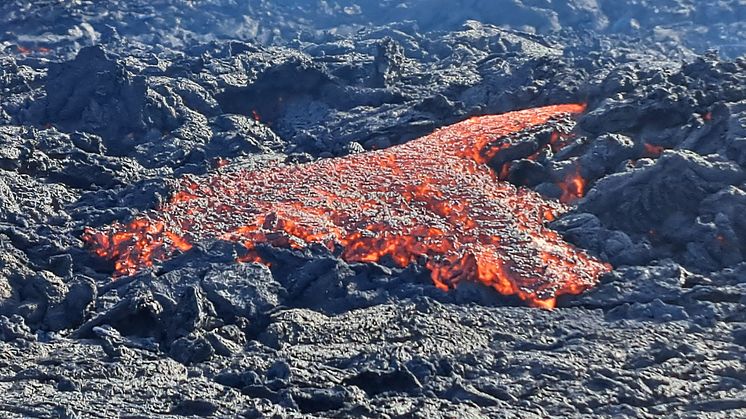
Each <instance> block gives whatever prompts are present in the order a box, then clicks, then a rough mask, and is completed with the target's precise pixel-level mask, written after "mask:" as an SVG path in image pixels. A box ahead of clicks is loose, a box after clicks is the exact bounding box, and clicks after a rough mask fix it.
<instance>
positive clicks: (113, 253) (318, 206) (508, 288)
mask: <svg viewBox="0 0 746 419" xmlns="http://www.w3.org/2000/svg"><path fill="white" fill-rule="evenodd" d="M582 110H583V106H582V105H557V106H549V107H544V108H536V109H528V110H523V111H518V112H511V113H507V114H503V115H496V116H483V117H475V118H471V119H468V120H466V121H463V122H460V123H457V124H454V125H451V126H448V127H445V128H442V129H440V130H437V131H435V132H434V133H432V134H430V135H427V136H425V137H422V138H419V139H417V140H413V141H410V142H408V143H406V144H403V145H399V146H394V147H391V148H388V149H385V150H378V151H372V152H368V153H362V154H357V155H351V156H346V157H342V158H334V159H326V160H320V161H316V162H313V163H308V164H301V165H292V166H282V167H274V168H270V169H264V170H257V171H237V172H231V173H216V174H213V175H210V176H208V177H206V178H202V179H196V178H187V179H184V180H182V188H181V190H180V191H179V192H178V193H176V194H175V195H174V196H173V198H172V199H171V201H170V202H169V203H167V204H166V205H164V206H163V207H162V208H160V209H159V210H157V211H152V212H149V213H147V214H144V215H143V216H141V217H139V218H137V219H135V220H134V221H132V222H130V223H128V224H114V225H111V226H109V227H108V228H105V229H103V230H102V231H95V230H91V229H89V230H87V231H86V233H85V235H84V240H85V241H86V242H87V243H88V244H89V245H90V246H91V247H92V248H93V250H94V251H95V252H96V253H97V254H98V255H99V256H101V257H103V258H107V259H112V260H114V261H115V271H116V272H115V273H116V275H127V274H134V273H136V272H137V271H139V270H141V269H143V268H145V267H148V266H152V265H153V263H155V262H158V261H163V260H165V259H167V258H169V257H170V256H172V255H173V254H174V253H175V252H176V251H186V250H188V249H190V248H191V247H192V245H193V244H195V243H204V242H207V241H210V240H228V241H235V242H241V243H242V244H243V245H244V246H245V247H246V249H248V252H247V254H246V255H244V256H242V257H241V258H240V260H241V261H261V257H260V255H259V254H258V253H257V252H256V250H255V248H256V245H257V244H269V245H271V246H278V247H290V248H303V247H306V246H308V245H309V244H310V243H319V244H322V245H324V246H325V247H327V248H328V249H329V250H331V251H335V250H341V254H342V257H343V259H345V260H347V261H348V262H378V261H381V260H382V259H383V258H386V257H387V258H390V261H392V262H393V263H394V264H396V265H397V266H399V267H405V266H407V265H408V264H410V263H423V264H424V265H425V266H426V267H427V268H428V269H429V270H430V272H431V277H432V280H433V282H434V283H435V285H436V286H437V287H438V288H440V289H443V290H448V289H449V288H452V287H455V286H457V285H458V284H459V282H461V281H464V280H478V281H480V282H482V283H484V284H486V285H488V286H491V287H493V288H495V289H496V290H497V291H499V292H500V293H502V294H505V295H517V296H518V297H520V298H521V299H522V300H524V301H526V302H528V303H529V304H530V305H533V306H539V307H545V308H551V307H554V305H555V299H556V297H557V296H558V295H561V294H566V293H570V294H577V293H580V292H582V291H583V290H585V289H587V288H588V287H591V286H592V285H593V284H594V283H595V282H596V281H597V279H598V277H599V275H600V274H602V273H604V272H606V271H607V270H608V269H609V267H608V265H606V264H604V263H602V262H600V261H598V260H596V259H594V258H593V257H590V256H588V255H587V254H586V253H584V252H583V251H581V250H578V249H576V248H574V247H572V246H571V245H569V244H567V243H565V242H564V241H563V240H562V239H561V238H560V237H559V235H558V234H557V233H555V232H553V231H552V230H549V229H548V228H546V227H545V223H546V222H548V221H551V220H553V219H554V217H555V216H556V215H557V214H559V213H561V212H563V211H564V210H565V207H564V206H563V205H562V204H560V203H557V202H553V201H548V200H545V199H543V198H542V197H541V196H539V195H538V194H536V193H534V192H532V191H528V190H525V189H519V188H516V187H514V186H513V185H511V184H510V183H507V182H503V181H499V180H498V179H497V177H496V175H495V173H494V172H493V171H492V170H491V169H490V168H489V167H488V166H487V165H486V164H485V163H486V162H488V161H489V160H490V159H491V158H492V157H493V156H494V154H495V152H496V151H497V150H499V149H500V146H501V144H504V143H503V142H501V139H504V138H505V137H506V136H508V135H510V134H516V133H519V132H521V131H523V130H527V129H531V128H535V127H537V126H541V125H543V124H546V123H548V122H550V121H551V120H555V119H557V118H561V117H567V116H569V115H570V114H573V113H578V112H581V111H582Z"/></svg>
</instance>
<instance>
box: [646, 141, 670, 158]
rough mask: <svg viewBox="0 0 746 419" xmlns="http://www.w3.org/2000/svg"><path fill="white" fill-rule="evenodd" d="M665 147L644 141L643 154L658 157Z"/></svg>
mask: <svg viewBox="0 0 746 419" xmlns="http://www.w3.org/2000/svg"><path fill="white" fill-rule="evenodd" d="M665 150H666V149H665V148H664V147H663V146H659V145H654V144H650V143H645V154H644V157H651V158H655V157H660V155H661V154H663V151H665Z"/></svg>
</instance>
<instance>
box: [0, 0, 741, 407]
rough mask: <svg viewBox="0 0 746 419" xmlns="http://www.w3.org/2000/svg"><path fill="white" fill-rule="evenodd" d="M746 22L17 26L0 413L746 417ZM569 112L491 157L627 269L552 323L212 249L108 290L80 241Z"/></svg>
mask: <svg viewBox="0 0 746 419" xmlns="http://www.w3.org/2000/svg"><path fill="white" fill-rule="evenodd" d="M278 3H282V4H281V5H280V4H278ZM745 21H746V5H744V2H743V1H739V0H720V1H715V2H705V1H683V0H656V1H653V0H634V1H632V0H629V1H627V0H623V1H610V0H609V1H607V0H595V1H593V0H588V1H567V2H550V1H539V0H536V1H534V0H511V1H499V2H467V1H449V2H439V1H424V0H420V1H415V0H412V1H399V2H390V1H376V2H373V1H366V0H357V1H342V0H339V1H319V2H316V1H300V0H295V1H288V2H276V1H246V2H244V1H217V0H206V1H202V2H193V1H185V0H158V1H147V2H146V1H139V0H137V1H128V2H124V1H115V0H109V1H67V2H59V1H35V2H27V1H20V0H17V1H16V0H13V1H5V2H2V4H1V5H0V27H2V28H3V30H2V31H0V92H1V93H2V94H1V95H0V367H1V368H0V392H2V394H3V397H2V398H0V411H2V416H7V417H88V416H97V415H98V416H102V415H103V416H113V415H120V416H141V417H150V416H155V415H164V416H172V417H180V416H191V417H194V416H222V417H225V416H228V417H232V416H243V417H265V416H266V417H350V416H367V417H423V418H424V417H427V418H430V417H547V416H560V417H577V416H588V417H591V416H592V417H597V416H604V417H619V416H628V417H652V416H661V415H671V416H677V417H704V416H706V417H723V418H729V417H744V416H746V402H745V401H744V400H746V373H744V371H746V315H744V313H746V282H744V278H745V277H746V260H744V258H745V257H746V222H744V221H743V214H744V211H745V210H746V172H745V171H744V170H745V169H746V58H744V57H743V56H742V55H743V54H744V52H746V47H745V46H744V44H745V43H746V39H745V38H746V36H745V35H744V33H745V32H744V31H745V30H746V29H745V28H744V22H745ZM739 57H740V58H739ZM579 102H583V103H587V111H586V112H585V113H584V114H583V115H581V116H579V118H578V123H577V125H576V126H575V127H572V126H571V125H567V126H565V127H559V128H561V129H558V127H556V126H555V127H551V129H537V130H533V131H532V132H531V133H528V134H526V135H521V136H514V137H509V138H507V139H506V142H505V143H506V144H509V145H508V146H506V147H501V148H500V149H499V150H498V152H496V153H494V155H490V158H489V159H487V160H485V161H484V163H485V164H487V165H488V166H489V167H490V168H491V170H492V171H493V172H494V174H495V176H496V177H498V178H499V180H498V179H495V182H510V183H512V184H513V185H515V186H516V187H521V188H527V189H531V190H533V192H530V193H531V194H534V193H537V194H539V195H541V196H542V197H543V198H541V199H542V200H545V201H547V202H551V200H562V201H565V202H566V203H567V204H568V205H569V206H570V208H571V209H570V211H568V212H566V213H565V214H563V215H561V216H559V217H558V218H557V219H556V220H554V221H552V222H550V223H549V224H548V226H547V227H548V228H549V229H551V231H555V232H556V233H557V234H559V235H561V237H562V239H563V240H564V241H567V242H569V243H571V244H572V245H574V246H576V247H577V248H578V249H581V250H579V251H582V252H585V253H587V254H589V255H591V256H592V257H594V258H598V259H599V260H602V261H605V262H608V263H610V264H611V265H612V266H613V267H614V269H613V270H612V271H611V272H610V273H608V274H607V275H604V276H602V277H601V278H600V281H599V283H598V284H597V285H596V286H595V287H593V288H592V289H590V290H588V291H586V292H585V293H583V294H581V295H579V296H562V297H560V298H558V301H557V303H558V307H557V308H556V309H554V310H552V311H547V310H537V309H533V308H528V307H525V306H524V304H523V303H522V302H521V301H520V300H519V299H517V298H510V297H506V296H504V295H501V294H500V293H498V292H497V290H495V289H493V288H490V287H486V286H484V285H482V284H480V283H478V282H469V281H464V282H462V283H461V284H460V285H459V286H458V287H456V289H454V290H451V291H448V292H444V291H443V290H441V289H439V288H438V287H436V285H434V283H433V282H432V281H431V279H430V272H429V270H428V269H426V266H425V267H423V265H422V264H419V263H412V264H408V265H407V266H406V267H403V266H401V264H397V263H395V260H388V259H386V258H382V259H380V260H378V261H377V262H366V261H360V260H353V259H349V258H344V257H343V255H341V254H339V253H338V252H333V251H331V250H330V249H329V248H327V247H325V246H323V245H321V244H316V245H311V246H304V247H302V248H293V247H292V246H290V247H273V246H258V248H257V249H256V250H257V251H258V252H260V253H261V254H262V257H263V258H265V259H267V260H269V261H271V267H269V268H268V267H266V266H263V265H260V264H255V263H240V264H239V263H235V260H236V259H237V258H239V257H241V256H245V250H246V249H245V247H243V246H242V245H240V244H236V243H234V242H233V241H231V240H212V241H209V242H206V243H196V244H195V245H194V246H193V247H192V248H191V249H190V250H188V251H186V252H183V253H182V254H179V255H174V257H173V258H169V259H168V260H164V261H162V263H158V264H156V265H157V266H154V267H153V269H147V270H144V271H140V272H138V273H137V274H135V275H130V276H121V277H119V278H118V279H117V280H116V281H112V279H111V276H112V273H113V270H114V266H112V265H113V264H112V263H111V262H110V261H107V260H104V259H101V258H99V257H97V256H96V255H95V254H94V253H92V252H91V251H90V249H88V248H86V247H85V246H84V243H83V241H82V239H81V237H83V235H84V231H85V229H86V228H93V229H103V228H105V226H107V225H111V224H113V223H128V222H131V221H132V220H136V219H137V218H138V217H141V216H142V214H146V213H149V212H150V211H154V210H156V209H157V208H162V207H163V206H164V205H167V204H168V203H169V202H171V201H173V199H174V196H175V195H176V193H177V192H178V191H179V190H180V187H181V185H182V184H183V182H184V181H185V179H204V178H210V177H215V176H218V177H220V176H228V177H230V176H235V174H236V173H257V172H262V171H265V172H266V171H274V170H278V169H277V168H279V167H296V166H295V165H298V164H309V163H310V164H316V165H319V164H323V163H318V162H323V161H328V159H329V158H332V157H342V156H353V157H354V156H358V155H360V156H363V155H366V154H368V152H370V151H373V150H381V149H390V148H391V147H395V146H396V145H398V144H409V142H410V140H413V139H416V138H419V137H423V136H426V135H428V134H430V133H432V132H434V131H435V130H436V129H437V128H440V127H445V126H448V125H451V124H454V123H457V122H459V121H463V120H467V119H469V118H470V117H473V116H478V115H487V114H502V113H505V112H510V111H514V110H517V109H528V108H536V107H540V106H545V105H555V104H559V103H579ZM359 153H365V154H359ZM356 158H362V157H356ZM314 162H317V163H314ZM297 167H300V166H297ZM537 196H538V195H537ZM557 205H559V204H557ZM542 228H546V227H542Z"/></svg>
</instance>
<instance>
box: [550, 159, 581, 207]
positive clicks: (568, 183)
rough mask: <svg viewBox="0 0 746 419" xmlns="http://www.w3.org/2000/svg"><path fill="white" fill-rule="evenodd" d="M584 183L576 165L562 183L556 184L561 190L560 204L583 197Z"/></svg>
mask: <svg viewBox="0 0 746 419" xmlns="http://www.w3.org/2000/svg"><path fill="white" fill-rule="evenodd" d="M585 183H586V182H585V179H583V176H582V175H581V174H580V166H577V165H576V166H575V169H574V170H572V171H570V172H569V173H568V174H567V176H566V177H565V179H564V181H562V182H560V183H558V184H557V186H559V187H560V189H562V196H561V197H560V202H562V203H564V204H568V203H571V202H575V201H577V200H578V199H580V198H582V197H584V196H585Z"/></svg>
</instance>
